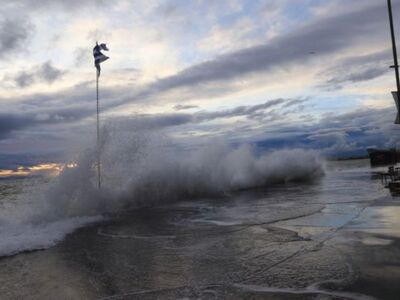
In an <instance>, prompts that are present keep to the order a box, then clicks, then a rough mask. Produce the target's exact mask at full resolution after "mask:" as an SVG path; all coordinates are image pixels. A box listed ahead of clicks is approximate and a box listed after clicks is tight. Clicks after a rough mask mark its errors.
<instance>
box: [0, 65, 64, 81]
mask: <svg viewBox="0 0 400 300" xmlns="http://www.w3.org/2000/svg"><path fill="white" fill-rule="evenodd" d="M65 73H66V72H65V71H63V70H60V69H58V68H56V67H54V66H53V64H52V63H51V62H50V61H47V62H45V63H43V64H42V65H38V66H36V67H34V68H32V69H31V70H29V71H21V72H19V73H17V74H15V75H6V76H5V78H4V79H5V80H6V81H10V80H11V81H13V82H14V84H15V85H16V86H17V87H20V88H24V87H28V86H31V85H32V84H34V83H36V82H44V83H47V84H52V83H53V82H54V81H56V80H57V79H60V78H61V77H62V76H63V75H64V74H65Z"/></svg>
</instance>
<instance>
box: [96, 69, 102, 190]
mask: <svg viewBox="0 0 400 300" xmlns="http://www.w3.org/2000/svg"><path fill="white" fill-rule="evenodd" d="M96 96H97V97H96V99H97V180H98V187H99V189H100V188H101V173H100V172H101V169H100V117H99V113H100V111H99V76H98V72H97V70H96Z"/></svg>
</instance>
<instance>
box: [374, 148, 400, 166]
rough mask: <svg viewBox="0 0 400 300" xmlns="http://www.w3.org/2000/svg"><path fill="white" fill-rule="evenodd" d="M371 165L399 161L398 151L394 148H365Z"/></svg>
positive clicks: (399, 154)
mask: <svg viewBox="0 0 400 300" xmlns="http://www.w3.org/2000/svg"><path fill="white" fill-rule="evenodd" d="M367 151H368V155H369V160H370V162H371V166H383V165H393V164H396V163H397V162H398V161H399V158H400V153H399V152H398V151H397V150H396V149H395V148H392V149H388V150H384V149H367Z"/></svg>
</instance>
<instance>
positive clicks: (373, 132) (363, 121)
mask: <svg viewBox="0 0 400 300" xmlns="http://www.w3.org/2000/svg"><path fill="white" fill-rule="evenodd" d="M395 114H396V113H395V110H394V109H393V108H385V109H374V108H369V109H358V110H355V111H352V112H349V113H344V114H330V115H326V117H325V118H323V119H322V120H320V121H319V122H315V123H314V124H312V125H304V124H301V125H300V124H295V123H293V124H291V125H284V126H274V128H269V129H268V130H266V131H265V133H264V138H263V139H258V140H257V141H256V142H255V143H256V144H257V145H259V147H260V148H276V149H280V148H285V147H299V148H306V149H314V150H319V151H321V152H322V153H324V154H325V155H328V156H352V155H355V156H358V155H366V154H367V152H366V149H367V148H371V147H378V148H379V147H384V148H388V147H395V146H397V147H399V145H400V132H399V130H398V125H394V124H393V121H394V118H395Z"/></svg>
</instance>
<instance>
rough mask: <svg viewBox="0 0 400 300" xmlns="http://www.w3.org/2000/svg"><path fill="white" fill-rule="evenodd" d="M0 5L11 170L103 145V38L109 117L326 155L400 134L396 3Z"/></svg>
mask: <svg viewBox="0 0 400 300" xmlns="http://www.w3.org/2000/svg"><path fill="white" fill-rule="evenodd" d="M392 2H393V5H394V18H395V27H396V30H397V29H398V28H399V26H400V1H399V0H394V1H392ZM0 3H1V6H0V13H1V18H0V50H1V52H0V78H1V81H0V169H7V168H11V167H13V168H16V167H17V166H18V165H29V164H32V163H33V162H32V161H33V160H34V161H35V163H39V162H40V163H47V162H52V161H53V160H57V159H58V160H59V159H64V158H65V157H66V153H73V152H74V151H75V152H76V151H81V149H82V145H83V144H85V143H86V144H90V143H91V142H94V141H95V129H96V127H95V121H96V119H95V116H96V106H95V105H96V94H95V68H94V65H93V56H92V48H93V46H94V45H95V43H96V41H99V42H104V43H107V46H108V48H109V49H110V51H109V52H107V53H106V54H107V55H108V56H110V59H109V60H108V61H106V62H104V63H103V64H102V73H101V77H100V101H101V102H100V105H101V113H102V114H101V121H102V124H107V126H114V125H115V126H117V127H118V128H121V130H124V128H125V130H154V131H160V132H163V134H166V135H168V136H169V137H171V139H173V141H174V143H175V144H176V145H178V146H179V145H183V146H186V147H187V146H191V147H196V146H197V145H204V144H206V143H208V142H210V141H215V140H224V141H227V142H229V143H231V144H232V145H237V144H244V143H249V144H252V145H255V146H256V147H258V149H261V151H270V150H273V149H283V148H304V149H316V150H318V151H320V152H321V153H322V154H323V155H326V156H349V155H360V154H366V152H365V149H366V148H369V147H379V148H384V147H385V148H387V147H395V146H396V145H398V144H399V137H400V134H399V132H400V128H399V127H398V125H394V124H393V122H394V119H395V117H396V110H395V106H394V102H393V99H392V97H391V94H390V91H391V90H393V89H395V81H394V74H393V71H392V70H391V69H389V66H390V65H391V64H393V57H392V52H391V41H390V33H389V24H388V13H387V7H386V1H382V0H352V1H347V0H296V1H294V0H292V1H290V0H218V1H217V0H130V1H129V0H115V1H103V0H79V1H77V0H70V1H62V0H40V1H34V0H14V1H5V0H0ZM398 31H399V30H398ZM399 32H400V31H399Z"/></svg>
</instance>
